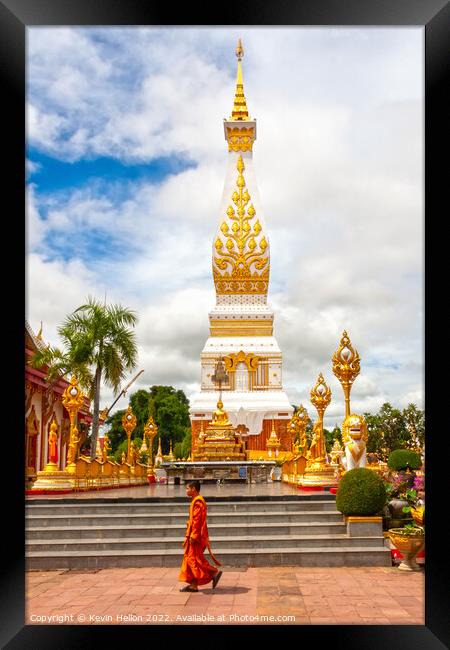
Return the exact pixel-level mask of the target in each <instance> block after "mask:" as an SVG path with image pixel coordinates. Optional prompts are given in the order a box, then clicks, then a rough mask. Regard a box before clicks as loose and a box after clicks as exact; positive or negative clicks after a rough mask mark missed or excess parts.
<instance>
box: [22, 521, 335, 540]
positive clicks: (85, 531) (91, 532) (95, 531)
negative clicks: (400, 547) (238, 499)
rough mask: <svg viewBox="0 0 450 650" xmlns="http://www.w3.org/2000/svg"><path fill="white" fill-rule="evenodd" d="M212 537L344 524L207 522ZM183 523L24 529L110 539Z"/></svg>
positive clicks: (154, 533)
mask: <svg viewBox="0 0 450 650" xmlns="http://www.w3.org/2000/svg"><path fill="white" fill-rule="evenodd" d="M208 530H209V534H210V536H211V537H213V536H216V535H227V536H234V535H238V534H239V533H241V534H243V533H244V532H245V534H246V535H247V536H249V535H250V536H251V535H254V536H260V535H266V534H267V533H270V534H272V535H285V536H289V535H296V534H297V535H298V534H302V535H316V534H323V535H333V534H344V533H346V532H347V526H346V524H345V523H344V521H340V522H317V523H311V522H304V523H287V524H286V523H283V522H280V523H265V524H263V525H261V524H258V523H242V522H241V523H239V524H226V523H224V524H212V525H210V524H208ZM185 532H186V523H184V524H183V525H177V524H172V525H158V524H152V525H140V526H139V525H135V526H109V525H108V526H106V525H105V526H77V527H76V528H75V527H73V526H61V527H49V526H36V527H33V528H26V529H25V536H26V539H27V540H34V539H42V540H45V539H55V538H57V539H71V538H73V539H92V538H99V539H109V538H114V537H116V538H125V537H131V538H135V537H178V538H179V539H184V534H185Z"/></svg>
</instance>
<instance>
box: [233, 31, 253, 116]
mask: <svg viewBox="0 0 450 650" xmlns="http://www.w3.org/2000/svg"><path fill="white" fill-rule="evenodd" d="M236 56H237V60H238V65H237V77H236V92H235V95H234V105H233V110H232V111H231V117H230V120H233V121H235V120H248V119H249V118H248V108H247V102H246V101H245V95H244V81H243V78H242V66H241V60H242V57H243V56H244V48H243V47H242V42H241V39H239V40H238V43H237V47H236Z"/></svg>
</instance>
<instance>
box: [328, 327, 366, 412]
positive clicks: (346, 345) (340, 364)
mask: <svg viewBox="0 0 450 650" xmlns="http://www.w3.org/2000/svg"><path fill="white" fill-rule="evenodd" d="M332 361H333V373H334V374H335V375H336V377H337V378H338V379H339V381H340V382H341V385H342V388H343V391H344V396H345V417H348V416H349V415H350V391H351V388H352V385H353V382H354V381H355V379H356V377H357V376H358V375H359V371H360V369H361V368H360V364H359V362H360V361H361V359H360V356H359V354H358V351H357V350H355V349H354V348H353V346H352V344H351V341H350V338H349V336H348V334H347V332H346V331H345V330H344V332H343V334H342V338H341V341H340V343H339V347H338V349H337V350H336V352H335V353H334V354H333V358H332Z"/></svg>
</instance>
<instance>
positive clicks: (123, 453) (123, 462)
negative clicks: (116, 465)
mask: <svg viewBox="0 0 450 650" xmlns="http://www.w3.org/2000/svg"><path fill="white" fill-rule="evenodd" d="M125 461H126V456H125V452H124V451H123V452H122V458H121V459H120V462H121V463H122V465H125Z"/></svg>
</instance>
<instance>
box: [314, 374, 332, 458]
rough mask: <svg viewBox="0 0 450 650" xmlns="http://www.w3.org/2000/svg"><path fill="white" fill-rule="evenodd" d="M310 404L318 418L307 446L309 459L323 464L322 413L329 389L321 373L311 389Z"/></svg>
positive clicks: (328, 401) (324, 449)
mask: <svg viewBox="0 0 450 650" xmlns="http://www.w3.org/2000/svg"><path fill="white" fill-rule="evenodd" d="M310 395H311V404H312V405H313V406H315V408H316V410H317V413H318V416H319V419H318V421H317V422H316V423H315V425H314V428H313V431H314V435H313V439H312V440H311V445H310V447H309V452H308V454H309V460H310V462H311V463H313V464H315V465H320V466H325V453H326V447H325V436H324V433H323V414H324V413H325V411H326V409H327V406H328V404H329V403H330V402H331V390H330V388H329V387H328V386H327V384H326V383H325V379H324V378H323V375H322V373H319V376H318V378H317V381H316V385H315V386H314V388H312V389H311V392H310Z"/></svg>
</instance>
